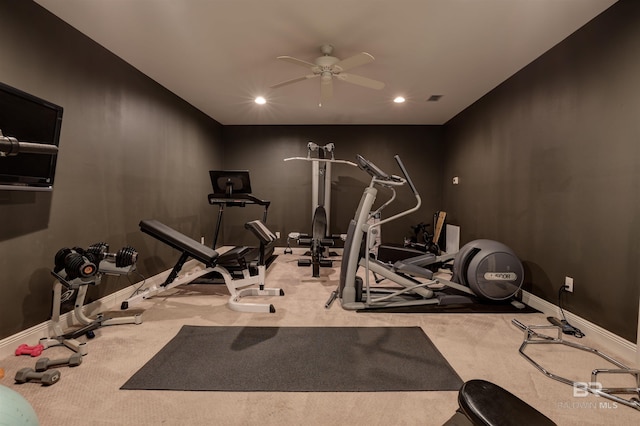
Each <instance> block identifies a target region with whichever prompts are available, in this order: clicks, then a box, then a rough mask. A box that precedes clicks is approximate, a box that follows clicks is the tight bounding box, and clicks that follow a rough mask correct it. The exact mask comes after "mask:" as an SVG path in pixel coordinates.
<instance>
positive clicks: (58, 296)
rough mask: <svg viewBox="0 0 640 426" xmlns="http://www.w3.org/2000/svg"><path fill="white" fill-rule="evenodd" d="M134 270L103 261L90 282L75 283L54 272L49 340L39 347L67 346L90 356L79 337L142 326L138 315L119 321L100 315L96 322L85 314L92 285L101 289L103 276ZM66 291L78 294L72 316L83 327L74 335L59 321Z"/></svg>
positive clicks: (45, 338)
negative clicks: (102, 330) (109, 328)
mask: <svg viewBox="0 0 640 426" xmlns="http://www.w3.org/2000/svg"><path fill="white" fill-rule="evenodd" d="M134 269H135V264H133V265H129V266H126V267H122V266H115V265H114V264H113V263H112V262H110V261H107V260H102V261H101V262H100V264H99V269H98V273H97V274H96V275H94V276H92V277H91V279H88V280H87V279H82V278H75V279H73V280H67V279H65V277H64V276H63V275H61V274H59V273H57V272H55V271H51V274H52V275H53V276H54V277H55V278H56V279H55V281H54V284H53V307H52V315H51V326H50V330H49V337H44V338H42V339H40V344H41V345H42V346H44V348H45V349H46V348H50V347H52V346H60V345H64V346H66V347H68V348H69V349H71V350H72V351H74V352H77V353H79V354H81V355H86V354H87V351H88V349H87V345H86V342H80V341H79V340H77V338H78V337H80V336H82V335H84V334H87V333H90V332H93V330H95V329H97V328H100V327H103V326H108V325H120V324H141V323H142V315H141V314H136V315H133V316H128V317H117V318H105V317H104V315H103V314H98V315H97V316H96V317H95V318H90V317H89V316H87V315H86V314H85V313H84V301H85V298H86V295H87V289H88V287H89V285H98V284H100V280H101V278H102V275H103V274H108V275H127V274H129V273H130V272H131V271H133V270H134ZM63 287H65V288H66V289H67V290H76V291H77V294H76V299H75V303H74V308H73V316H74V317H75V319H76V321H77V322H78V323H80V324H81V325H82V326H83V327H82V328H80V329H78V330H75V331H72V332H65V331H64V329H63V326H64V324H62V321H60V306H61V304H62V288H63Z"/></svg>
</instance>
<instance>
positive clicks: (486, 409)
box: [458, 380, 555, 426]
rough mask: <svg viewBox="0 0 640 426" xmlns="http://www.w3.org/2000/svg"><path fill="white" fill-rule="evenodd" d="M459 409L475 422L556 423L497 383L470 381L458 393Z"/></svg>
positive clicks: (502, 424)
mask: <svg viewBox="0 0 640 426" xmlns="http://www.w3.org/2000/svg"><path fill="white" fill-rule="evenodd" d="M458 404H459V405H460V411H462V413H464V414H465V415H466V416H467V418H468V419H469V420H471V422H472V423H473V424H474V425H500V426H508V425H514V426H525V425H532V426H533V425H536V426H537V425H540V426H546V425H549V426H552V425H555V423H554V422H553V421H551V419H549V418H548V417H547V416H545V415H544V414H542V413H541V412H539V411H538V410H536V409H535V408H533V407H532V406H530V405H529V404H527V403H526V402H524V401H523V400H521V399H520V398H518V397H517V396H515V395H514V394H512V393H511V392H509V391H507V390H505V389H503V388H501V387H500V386H498V385H496V384H493V383H491V382H487V381H485V380H469V381H468V382H466V383H465V384H463V385H462V387H461V388H460V392H458Z"/></svg>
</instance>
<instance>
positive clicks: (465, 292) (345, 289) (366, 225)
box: [325, 155, 524, 310]
mask: <svg viewBox="0 0 640 426" xmlns="http://www.w3.org/2000/svg"><path fill="white" fill-rule="evenodd" d="M357 159H358V163H359V164H358V165H359V167H360V168H361V169H363V170H364V171H366V172H367V173H369V174H370V175H371V183H370V185H369V187H367V188H365V190H364V193H363V195H362V198H361V199H360V204H359V205H358V208H357V210H356V214H355V217H354V219H352V220H351V223H350V224H349V230H348V233H347V239H346V241H345V247H344V255H343V259H342V265H341V270H340V283H339V285H338V288H337V290H336V291H334V292H333V293H332V294H331V296H330V298H329V300H328V301H327V303H326V304H325V307H327V308H329V307H330V306H331V304H332V303H333V301H334V300H335V299H336V298H339V299H340V302H341V305H342V307H343V308H344V309H347V310H357V309H371V308H384V307H398V306H416V305H427V304H452V303H470V302H473V301H474V300H475V298H476V297H486V296H490V293H489V292H486V291H485V292H484V294H482V293H481V294H478V293H477V292H474V291H473V290H472V288H470V287H469V286H467V285H462V284H460V283H458V282H454V281H450V280H445V279H442V278H434V273H433V272H432V271H431V270H429V269H427V268H425V267H424V266H426V265H434V264H438V263H445V262H449V261H451V260H454V259H458V257H457V256H458V253H456V254H445V255H442V256H436V255H434V254H433V253H428V254H424V255H422V256H418V257H415V258H411V259H407V260H404V261H398V262H396V263H395V264H393V265H389V264H386V263H383V262H380V261H378V260H376V259H374V258H372V256H371V255H370V253H369V252H368V248H369V247H371V243H372V241H373V239H374V238H375V237H374V236H375V234H376V233H378V232H379V228H380V227H381V226H382V225H384V224H386V223H389V222H391V221H394V220H397V219H399V218H401V217H403V216H406V215H408V214H411V213H413V212H415V211H417V210H418V209H419V208H420V206H421V204H422V200H421V198H420V194H419V193H418V191H417V189H416V187H415V185H414V184H413V182H412V181H411V178H410V176H409V174H408V172H407V170H406V168H405V166H404V164H403V163H402V160H401V159H400V157H399V156H397V155H396V156H395V157H394V159H395V160H396V162H397V163H398V166H399V167H400V170H401V171H402V174H403V175H404V178H402V177H399V176H395V175H388V174H387V173H385V172H383V171H382V170H380V169H379V168H378V167H377V166H376V165H375V164H373V163H371V162H370V161H368V160H366V159H365V158H363V157H362V156H358V157H357ZM405 184H408V186H409V188H410V189H411V191H412V193H413V195H414V197H415V200H416V204H415V205H414V206H413V207H411V208H409V209H407V210H405V211H401V212H399V213H397V214H395V215H393V216H391V217H388V218H385V219H381V220H380V221H375V222H373V223H371V222H370V221H369V219H370V218H371V217H375V216H377V215H378V214H379V213H380V212H381V211H382V210H383V209H384V208H386V207H387V206H389V205H390V204H391V203H392V202H393V201H394V200H395V199H396V191H395V187H399V186H402V185H405ZM378 186H379V187H384V188H388V189H390V190H391V191H392V195H391V197H390V198H389V199H388V200H387V201H386V202H385V203H384V204H382V205H381V206H380V207H379V208H378V209H377V210H375V211H372V208H373V204H374V202H375V200H376V196H377V193H378V189H377V187H378ZM363 237H364V240H365V244H364V246H363V244H362V242H363ZM472 243H473V244H472ZM472 243H469V244H470V245H474V244H477V245H488V247H489V249H491V246H493V247H496V248H497V247H500V248H499V250H500V251H496V252H495V254H496V255H500V258H497V259H496V260H497V261H496V262H486V261H483V260H482V259H481V260H480V261H479V262H478V261H476V260H475V259H473V258H471V259H472V260H473V261H475V264H476V265H477V266H475V267H476V268H477V272H481V273H482V274H481V277H482V283H481V285H480V286H479V287H480V288H481V287H483V286H485V285H492V284H493V285H497V282H499V286H500V287H503V288H505V289H506V290H507V291H506V294H504V295H503V297H502V298H501V299H493V300H508V299H510V298H511V297H512V296H513V295H515V294H516V293H517V292H518V291H519V289H520V287H521V286H522V282H523V275H524V271H523V269H522V264H521V263H520V261H519V260H517V258H515V255H513V254H512V252H511V251H510V250H505V249H504V248H506V246H504V245H503V244H501V243H498V242H495V241H491V240H476V241H474V242H472ZM363 247H366V248H367V249H365V248H363ZM463 248H464V247H463ZM507 249H508V248H507ZM461 252H462V251H461ZM472 252H473V253H479V252H482V249H480V250H479V251H476V250H475V249H474V250H472ZM487 257H488V256H486V255H485V256H484V258H485V259H486V258H487ZM505 260H509V261H510V262H511V263H513V265H511V264H510V263H509V262H505ZM456 263H458V264H463V265H466V266H468V265H470V264H471V263H473V262H471V261H470V260H469V259H468V258H463V259H461V261H458V260H456V261H455V262H454V267H455V265H456ZM505 264H506V265H507V267H508V268H509V270H506V271H503V270H502V269H501V268H503V267H504V265H505ZM360 266H363V267H364V280H363V279H362V278H361V277H359V276H357V275H356V274H357V271H358V268H359V267H360ZM493 268H498V269H493ZM372 273H373V275H375V276H376V277H377V276H380V277H383V279H388V280H390V281H393V282H395V283H396V284H399V285H400V287H401V288H400V289H397V290H396V289H381V288H375V289H374V288H372V286H371V284H370V281H371V277H370V276H371V275H372ZM458 275H459V276H462V275H463V274H462V273H459V274H458ZM464 275H465V276H466V274H464ZM454 277H455V274H454ZM417 278H421V279H422V280H418V279H417ZM363 281H364V283H363ZM463 283H464V281H463ZM474 284H475V283H474ZM436 285H437V286H438V287H441V285H444V286H446V287H449V288H452V289H455V290H458V291H459V292H461V294H460V295H458V294H444V293H442V292H436V291H434V289H433V288H434V287H435V286H436ZM471 287H473V286H471ZM514 305H515V306H517V307H522V306H523V305H522V304H521V303H519V302H517V303H514Z"/></svg>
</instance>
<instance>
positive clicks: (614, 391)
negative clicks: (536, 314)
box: [511, 319, 640, 410]
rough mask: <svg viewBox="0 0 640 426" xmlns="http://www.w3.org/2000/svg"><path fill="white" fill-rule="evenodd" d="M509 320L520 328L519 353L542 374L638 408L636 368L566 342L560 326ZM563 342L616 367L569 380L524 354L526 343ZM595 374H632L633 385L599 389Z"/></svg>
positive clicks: (639, 377)
mask: <svg viewBox="0 0 640 426" xmlns="http://www.w3.org/2000/svg"><path fill="white" fill-rule="evenodd" d="M511 323H512V324H513V325H515V326H516V327H518V328H520V329H521V330H523V331H524V341H523V342H522V345H520V349H519V350H518V351H519V352H520V355H522V356H523V357H524V358H525V359H526V360H527V361H529V362H530V363H531V364H532V365H533V366H534V367H536V368H537V369H538V370H539V371H540V372H542V373H543V374H544V375H545V376H547V377H549V378H551V379H553V380H557V381H559V382H561V383H564V384H567V385H569V386H572V387H574V388H579V389H581V390H584V391H586V392H589V393H591V394H593V395H596V396H601V397H603V398H607V399H609V400H611V401H615V402H618V403H620V404H623V405H626V406H627V407H631V408H635V409H636V410H640V370H638V369H633V368H629V367H627V366H626V365H624V364H623V363H621V362H620V361H618V360H616V359H614V358H612V357H610V356H609V355H607V354H605V353H603V352H600V351H598V350H597V349H594V348H591V347H589V346H585V345H581V344H578V343H574V342H569V341H566V340H564V339H563V338H562V328H561V327H558V326H555V325H528V326H527V325H524V324H523V323H521V322H520V321H518V320H517V319H513V320H511ZM536 330H552V331H556V332H557V337H552V336H550V335H546V334H542V333H538V332H537V331H536ZM538 344H542V345H550V344H551V345H564V346H568V347H570V348H575V349H579V350H581V351H585V352H589V353H591V354H594V355H598V356H599V357H601V358H602V359H604V360H606V361H608V362H610V363H611V364H613V365H615V366H616V367H618V368H597V369H595V370H593V371H592V372H591V381H590V382H588V383H587V382H574V381H573V380H570V379H567V378H564V377H562V376H559V375H557V374H554V373H552V372H550V371H548V370H546V369H545V368H544V367H542V366H541V365H540V364H538V363H537V362H535V361H534V360H533V359H532V358H531V357H530V356H529V355H527V354H526V353H525V349H526V348H527V346H529V345H538ZM599 374H615V375H620V374H629V375H631V376H633V377H634V379H635V382H636V387H635V388H603V387H601V386H595V385H596V384H597V383H599V382H598V375H599ZM618 394H623V395H634V396H633V397H631V398H629V399H624V398H622V397H620V396H617V395H618Z"/></svg>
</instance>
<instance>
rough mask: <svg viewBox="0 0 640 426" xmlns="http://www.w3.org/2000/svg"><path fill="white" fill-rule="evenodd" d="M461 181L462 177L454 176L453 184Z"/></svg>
mask: <svg viewBox="0 0 640 426" xmlns="http://www.w3.org/2000/svg"><path fill="white" fill-rule="evenodd" d="M459 183H460V178H459V177H458V176H454V177H453V184H454V185H457V184H459Z"/></svg>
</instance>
